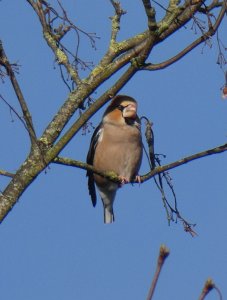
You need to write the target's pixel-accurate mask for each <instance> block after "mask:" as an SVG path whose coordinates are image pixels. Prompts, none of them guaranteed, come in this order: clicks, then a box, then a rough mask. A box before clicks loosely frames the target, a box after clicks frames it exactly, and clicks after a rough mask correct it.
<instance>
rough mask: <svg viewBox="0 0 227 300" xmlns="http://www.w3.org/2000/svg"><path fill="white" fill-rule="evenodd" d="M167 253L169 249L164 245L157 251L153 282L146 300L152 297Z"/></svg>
mask: <svg viewBox="0 0 227 300" xmlns="http://www.w3.org/2000/svg"><path fill="white" fill-rule="evenodd" d="M169 253H170V252H169V249H168V248H167V247H166V246H165V245H161V247H160V250H159V256H158V261H157V267H156V271H155V274H154V277H153V280H152V282H151V286H150V289H149V292H148V295H147V300H151V299H152V297H153V295H154V291H155V288H156V286H157V282H158V279H159V276H160V273H161V270H162V267H163V265H164V263H165V260H166V258H167V257H168V256H169Z"/></svg>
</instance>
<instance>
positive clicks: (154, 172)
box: [52, 144, 227, 183]
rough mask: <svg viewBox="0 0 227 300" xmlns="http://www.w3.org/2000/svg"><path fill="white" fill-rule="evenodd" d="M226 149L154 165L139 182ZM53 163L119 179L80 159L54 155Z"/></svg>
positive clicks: (219, 147) (217, 149)
mask: <svg viewBox="0 0 227 300" xmlns="http://www.w3.org/2000/svg"><path fill="white" fill-rule="evenodd" d="M225 151H227V144H224V145H221V146H218V147H215V148H212V149H208V150H205V151H202V152H199V153H196V154H193V155H190V156H187V157H184V158H182V159H179V160H177V161H175V162H172V163H170V164H167V165H164V166H160V167H156V168H155V169H154V170H152V171H150V172H149V173H147V174H145V175H142V176H141V182H145V181H147V180H149V179H150V178H152V177H154V176H156V175H158V174H161V173H163V172H166V171H168V170H171V169H174V168H176V167H179V166H181V165H184V164H186V163H188V162H191V161H193V160H196V159H199V158H202V157H206V156H210V155H214V154H218V153H222V152H225ZM52 162H53V163H57V164H61V165H66V166H71V167H76V168H79V169H84V170H88V171H92V172H94V173H96V174H98V175H101V176H103V177H105V178H107V179H109V180H112V181H114V182H117V183H120V182H121V180H120V179H119V177H118V175H119V174H115V173H114V172H112V171H111V170H110V171H109V172H101V171H99V170H97V169H95V168H94V167H93V166H92V165H88V164H86V163H83V162H81V161H77V160H74V159H71V158H64V157H56V158H55V159H53V161H52ZM131 183H138V182H137V181H132V182H131Z"/></svg>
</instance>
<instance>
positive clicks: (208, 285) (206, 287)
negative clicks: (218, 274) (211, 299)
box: [199, 278, 222, 300]
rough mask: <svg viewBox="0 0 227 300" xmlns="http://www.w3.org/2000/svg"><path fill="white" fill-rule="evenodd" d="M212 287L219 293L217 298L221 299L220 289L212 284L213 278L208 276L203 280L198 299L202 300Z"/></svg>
mask: <svg viewBox="0 0 227 300" xmlns="http://www.w3.org/2000/svg"><path fill="white" fill-rule="evenodd" d="M213 289H215V290H216V291H217V293H218V295H219V299H220V300H222V294H221V292H220V290H219V289H218V288H217V287H216V285H215V284H214V282H213V280H212V279H211V278H208V279H207V281H206V282H205V285H204V287H203V290H202V293H201V295H200V296H199V300H204V299H205V298H206V296H207V295H208V294H209V292H211V291H212V290H213Z"/></svg>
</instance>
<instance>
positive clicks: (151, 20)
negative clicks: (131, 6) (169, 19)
mask: <svg viewBox="0 0 227 300" xmlns="http://www.w3.org/2000/svg"><path fill="white" fill-rule="evenodd" d="M143 5H144V8H145V11H146V14H147V19H148V28H149V30H150V31H153V30H155V29H156V28H157V23H156V19H155V9H154V7H152V6H151V2H150V0H143Z"/></svg>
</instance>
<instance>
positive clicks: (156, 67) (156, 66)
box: [143, 3, 226, 71]
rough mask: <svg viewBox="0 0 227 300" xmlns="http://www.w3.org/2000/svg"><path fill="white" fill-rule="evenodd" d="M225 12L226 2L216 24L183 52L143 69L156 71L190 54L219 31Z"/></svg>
mask: <svg viewBox="0 0 227 300" xmlns="http://www.w3.org/2000/svg"><path fill="white" fill-rule="evenodd" d="M225 12H226V7H225V4H224V3H223V5H222V9H221V11H220V13H219V15H218V17H217V19H216V22H215V24H214V25H213V26H212V27H210V28H209V30H208V31H207V32H205V33H204V34H203V35H201V36H200V37H199V38H198V39H196V40H195V41H194V42H193V43H191V44H190V45H188V46H187V47H186V48H185V49H184V50H182V51H181V52H179V53H178V54H177V55H175V56H173V57H172V58H170V59H168V60H166V61H164V62H161V63H158V64H152V63H149V64H146V66H145V67H144V68H143V70H149V71H155V70H160V69H164V68H166V67H168V66H170V65H172V64H173V63H175V62H177V61H178V60H180V59H181V58H182V57H184V56H185V55H186V54H188V53H189V52H190V51H192V50H193V49H194V48H196V47H197V46H198V45H199V44H201V43H203V42H205V41H206V40H208V39H209V38H210V37H211V36H213V35H214V34H215V33H216V32H217V30H218V28H219V25H220V24H221V21H222V20H223V18H224V16H225Z"/></svg>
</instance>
